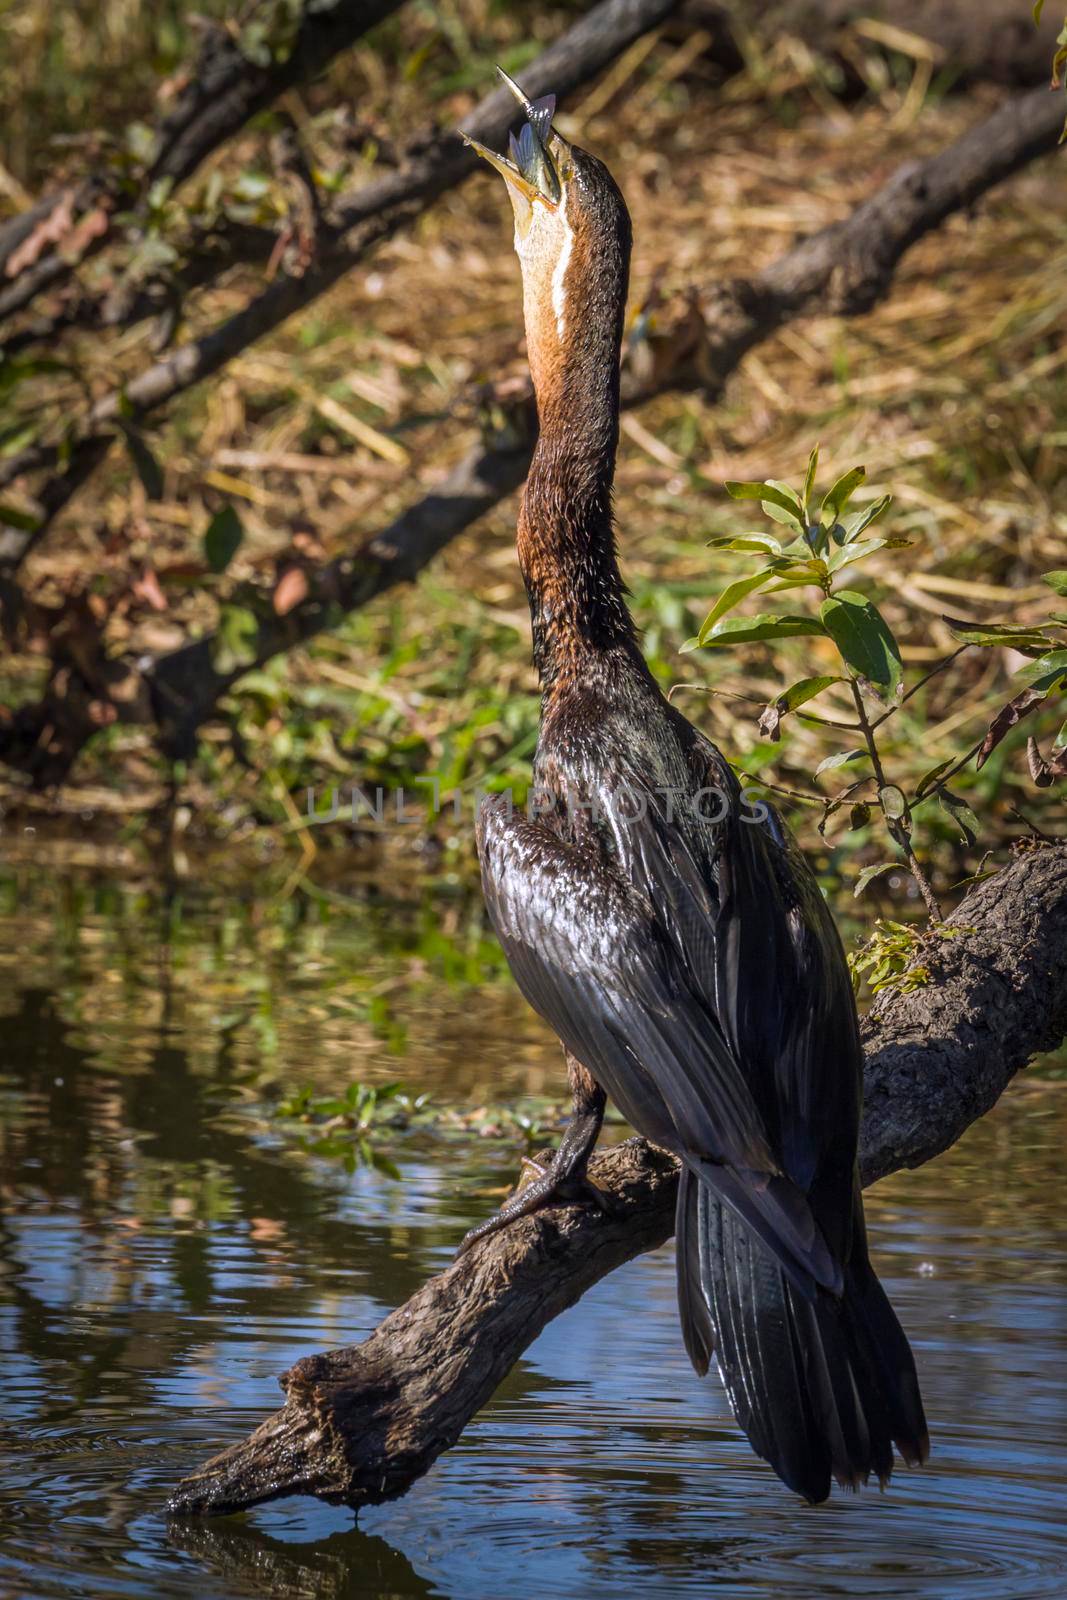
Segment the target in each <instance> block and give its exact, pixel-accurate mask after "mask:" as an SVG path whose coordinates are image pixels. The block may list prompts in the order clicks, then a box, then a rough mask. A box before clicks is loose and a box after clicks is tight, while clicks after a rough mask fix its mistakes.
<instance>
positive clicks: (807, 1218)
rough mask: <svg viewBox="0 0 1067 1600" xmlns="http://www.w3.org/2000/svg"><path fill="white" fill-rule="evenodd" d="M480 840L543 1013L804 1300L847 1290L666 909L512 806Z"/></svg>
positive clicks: (507, 946) (499, 805) (500, 909)
mask: <svg viewBox="0 0 1067 1600" xmlns="http://www.w3.org/2000/svg"><path fill="white" fill-rule="evenodd" d="M478 843H479V853H480V857H481V862H482V877H483V883H484V886H485V894H486V901H487V904H488V907H489V913H490V916H491V918H492V921H493V924H494V927H495V928H496V931H497V934H498V936H499V937H500V940H501V943H502V945H503V947H504V951H505V953H506V955H507V958H508V961H509V964H510V966H511V969H512V971H513V973H514V975H515V978H516V981H517V983H518V985H519V988H520V989H521V990H522V992H523V994H524V995H525V996H526V998H527V1000H528V1001H529V1002H530V1004H531V1005H532V1006H533V1007H534V1009H535V1010H536V1011H538V1012H539V1013H540V1014H541V1016H543V1017H544V1018H545V1019H546V1021H548V1022H549V1023H550V1024H551V1026H552V1027H553V1028H554V1029H555V1031H556V1033H558V1035H559V1036H560V1038H561V1039H562V1041H563V1043H564V1044H565V1045H566V1047H567V1048H568V1049H569V1050H571V1051H572V1052H573V1053H574V1055H576V1056H577V1057H578V1059H579V1060H580V1061H581V1062H583V1063H584V1065H585V1066H586V1067H587V1068H588V1069H589V1071H590V1072H592V1073H593V1075H594V1077H595V1078H596V1079H597V1081H598V1082H599V1083H600V1084H602V1085H603V1087H604V1088H605V1089H606V1090H607V1092H608V1094H609V1095H610V1096H611V1098H612V1100H613V1101H614V1102H615V1104H616V1105H617V1106H618V1107H619V1109H620V1111H622V1113H623V1115H624V1116H625V1117H626V1118H627V1120H628V1121H629V1122H630V1123H631V1124H632V1126H633V1127H635V1128H636V1129H637V1130H638V1132H640V1133H643V1134H644V1135H645V1136H646V1137H647V1138H649V1139H652V1140H653V1141H654V1142H655V1143H656V1144H660V1145H663V1146H665V1147H666V1148H668V1149H671V1150H674V1151H675V1152H676V1153H677V1154H678V1155H679V1156H681V1157H682V1159H683V1160H684V1161H685V1162H686V1164H687V1165H688V1166H689V1167H691V1168H692V1170H694V1171H696V1172H699V1173H700V1175H701V1176H702V1177H703V1178H705V1179H706V1181H708V1182H709V1183H710V1184H711V1185H712V1186H713V1188H714V1189H715V1190H716V1191H717V1192H718V1193H719V1195H720V1196H721V1197H722V1199H723V1200H725V1201H726V1203H727V1204H729V1205H731V1206H732V1207H733V1208H734V1209H735V1210H736V1211H737V1213H738V1214H739V1215H740V1216H741V1217H742V1218H743V1219H744V1220H745V1221H746V1222H747V1223H748V1224H749V1225H750V1226H751V1227H752V1228H753V1229H754V1231H755V1232H756V1233H757V1234H758V1235H759V1236H760V1237H761V1238H763V1239H764V1240H765V1241H766V1242H767V1243H768V1245H769V1246H770V1248H771V1249H772V1250H773V1252H774V1253H775V1255H776V1256H777V1257H778V1259H779V1260H780V1261H781V1263H782V1265H783V1267H785V1268H786V1270H787V1271H788V1272H789V1273H790V1275H791V1277H792V1278H793V1280H794V1281H795V1282H796V1283H797V1284H798V1285H799V1286H800V1287H801V1288H802V1289H803V1290H804V1291H805V1292H809V1293H810V1292H813V1284H814V1283H821V1284H824V1285H825V1286H826V1287H829V1288H834V1289H836V1288H837V1287H839V1285H840V1271H839V1268H838V1265H837V1263H836V1262H835V1261H834V1259H833V1256H832V1254H831V1252H830V1251H829V1250H828V1248H827V1246H826V1243H825V1241H824V1240H823V1238H822V1236H821V1234H820V1232H819V1229H818V1227H817V1226H816V1224H815V1222H814V1219H813V1217H812V1214H811V1211H810V1209H809V1207H808V1204H807V1201H806V1199H805V1197H804V1195H803V1193H802V1192H801V1190H800V1189H799V1188H798V1187H797V1186H796V1185H795V1184H794V1183H793V1182H792V1180H791V1179H790V1178H789V1177H788V1176H787V1175H786V1174H785V1173H784V1172H783V1170H782V1167H781V1163H780V1161H779V1159H778V1157H777V1154H776V1152H775V1150H774V1147H773V1142H772V1140H771V1138H770V1137H769V1135H768V1130H767V1127H766V1122H765V1118H764V1116H763V1114H762V1113H761V1110H760V1107H759V1105H758V1104H757V1101H756V1099H755V1097H754V1096H753V1093H752V1090H751V1087H750V1085H749V1083H748V1081H747V1079H746V1075H745V1073H744V1072H742V1070H741V1068H740V1066H739V1064H738V1060H737V1057H736V1056H735V1054H734V1052H733V1050H732V1048H731V1047H730V1045H729V1043H728V1042H727V1040H726V1038H725V1036H724V1034H723V1031H722V1029H721V1028H720V1026H719V1023H718V1021H717V1019H716V1016H715V1011H714V1006H713V1004H712V1003H710V1002H709V999H708V997H707V996H706V995H705V994H703V993H702V992H701V990H700V988H699V987H698V986H697V984H696V983H695V982H694V980H693V975H692V972H691V971H690V969H689V967H688V965H687V963H686V961H685V959H683V957H682V956H681V955H680V954H679V952H678V949H677V948H676V945H675V942H674V940H673V939H672V937H671V934H670V932H669V931H667V930H665V929H664V927H663V926H662V925H661V912H662V909H663V907H662V905H661V906H657V907H654V906H653V904H652V902H651V901H650V899H649V898H648V897H647V896H646V895H645V894H643V893H642V892H641V891H640V890H639V889H637V888H635V887H634V885H633V884H632V883H629V882H627V881H625V880H624V879H623V878H621V877H619V876H616V875H615V874H613V873H612V872H611V871H610V870H609V868H608V867H607V866H606V865H605V863H604V861H603V859H602V858H601V856H600V854H599V852H597V851H596V850H595V849H593V848H590V849H588V850H585V849H582V848H581V847H580V846H578V845H573V844H570V843H568V842H566V841H564V840H562V839H560V838H559V837H558V836H557V835H556V834H555V833H553V832H552V831H551V829H550V828H548V827H547V826H545V825H544V824H543V823H540V822H537V821H532V820H529V819H527V818H525V817H523V816H520V815H512V814H511V813H510V809H509V807H508V806H507V805H506V803H505V802H504V801H503V800H501V799H496V798H489V799H487V800H486V801H484V802H483V804H482V807H481V810H480V813H479V820H478ZM692 887H693V892H694V893H696V892H697V888H698V884H697V882H696V881H694V884H693V886H692ZM694 914H695V913H694Z"/></svg>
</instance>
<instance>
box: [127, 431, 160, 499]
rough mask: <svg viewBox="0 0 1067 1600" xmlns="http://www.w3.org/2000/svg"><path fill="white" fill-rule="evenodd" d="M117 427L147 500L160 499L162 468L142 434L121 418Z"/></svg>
mask: <svg viewBox="0 0 1067 1600" xmlns="http://www.w3.org/2000/svg"><path fill="white" fill-rule="evenodd" d="M119 427H120V428H121V429H122V434H123V437H124V438H125V440H126V448H127V450H128V451H129V453H130V460H131V461H132V462H133V466H134V471H135V472H136V473H137V476H138V477H139V478H140V480H141V482H142V484H143V485H144V492H145V494H146V495H147V496H148V498H149V500H162V498H163V469H162V467H161V466H160V464H159V462H158V461H157V460H156V458H155V456H154V455H153V454H152V452H151V450H150V449H149V448H148V445H147V444H146V443H145V439H144V435H143V434H142V433H140V432H139V431H138V430H137V429H136V428H134V427H132V426H131V425H130V423H128V422H125V421H124V420H123V419H122V418H119Z"/></svg>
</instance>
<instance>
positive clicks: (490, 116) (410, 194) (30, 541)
mask: <svg viewBox="0 0 1067 1600" xmlns="http://www.w3.org/2000/svg"><path fill="white" fill-rule="evenodd" d="M677 4H678V0H601V4H600V5H598V6H596V7H594V9H593V10H592V11H590V12H589V13H587V15H585V16H584V17H581V18H580V19H579V21H578V22H576V23H575V24H574V26H573V27H571V28H569V29H568V30H567V32H566V33H565V34H563V35H562V37H561V38H559V39H557V40H556V42H555V43H554V44H552V45H550V46H549V48H548V49H547V50H546V51H544V52H543V54H542V55H540V56H539V57H538V59H537V60H536V61H535V62H533V63H532V64H531V65H530V66H529V67H527V68H526V69H525V70H524V73H523V82H524V84H525V86H526V89H527V91H528V93H529V94H531V95H532V96H535V97H536V96H538V95H541V94H544V93H546V92H548V91H549V90H552V91H554V92H555V93H557V94H559V95H565V94H568V93H570V92H571V91H572V90H573V89H575V88H576V87H577V86H578V85H580V84H582V83H585V82H586V81H587V80H588V79H589V78H591V77H592V76H593V75H594V74H595V73H596V72H598V71H599V70H600V69H601V68H602V67H604V66H605V65H607V63H608V62H610V61H612V60H614V58H615V57H616V56H617V55H619V54H620V53H621V52H622V51H623V50H624V49H625V48H626V46H627V45H628V44H630V43H632V41H633V40H634V39H636V38H638V37H639V36H640V35H641V34H644V33H647V32H648V31H649V30H650V29H651V28H654V27H656V26H657V25H658V24H659V23H660V22H662V21H663V19H664V18H665V17H666V16H667V15H669V13H670V12H671V11H672V10H674V8H675V6H676V5H677ZM514 114H515V102H514V100H513V99H512V97H511V95H510V93H509V92H508V90H507V89H504V88H500V89H496V90H494V91H493V93H492V94H490V95H487V96H486V97H485V99H483V100H482V101H481V102H480V103H479V105H478V106H477V107H475V109H474V111H473V112H472V113H471V114H470V116H469V117H465V118H464V122H463V126H464V128H465V130H466V131H467V132H469V133H471V134H473V135H474V136H475V137H477V138H478V139H479V140H481V141H482V142H483V143H486V144H493V143H496V142H497V141H499V140H500V139H502V138H503V135H504V133H505V131H506V130H507V128H508V125H509V124H510V123H511V122H513V121H514ZM477 162H478V158H477V157H476V156H475V155H474V153H473V151H471V150H469V149H468V148H467V147H466V145H464V143H463V141H462V139H461V138H460V135H459V132H458V130H456V131H453V132H452V133H449V134H447V135H444V136H443V137H442V138H440V139H439V140H437V141H436V142H435V143H434V144H433V145H432V146H431V147H430V148H429V150H427V151H425V152H424V153H422V154H420V155H418V156H415V157H413V158H412V159H410V160H409V161H407V162H406V163H405V164H404V165H403V166H402V167H401V168H400V169H399V170H398V171H396V172H392V173H389V174H387V175H386V176H384V177H381V178H378V179H375V180H374V181H373V182H371V183H368V184H367V185H365V186H364V187H363V188H362V189H360V190H358V191H357V192H356V193H355V194H354V195H351V196H348V197H347V198H345V199H342V200H341V201H340V202H339V203H338V205H337V206H336V208H335V209H334V211H333V213H332V215H331V217H330V219H329V225H328V226H327V227H326V228H325V229H323V232H322V237H321V240H320V242H319V251H318V258H317V261H316V264H315V266H314V267H312V268H311V270H309V271H308V272H306V273H305V274H304V276H303V277H299V278H289V277H283V278H279V279H277V280H276V281H275V282H274V283H272V284H270V285H269V286H268V287H267V288H266V289H264V290H263V291H262V293H261V294H259V295H257V296H256V298H255V299H253V300H252V301H250V302H249V303H248V304H247V305H245V306H243V307H242V308H241V310H240V311H238V312H236V313H235V314H234V315H233V316H232V317H230V318H228V319H227V320H226V321H225V322H223V323H220V324H219V325H218V326H217V327H215V328H213V329H211V331H210V332H208V333H206V334H203V335H201V337H200V338H198V339H195V340H193V341H191V342H190V343H189V344H186V345H183V346H181V347H180V348H179V349H177V350H175V351H173V352H172V353H171V354H169V355H168V356H166V357H165V358H163V359H162V360H160V361H157V362H155V363H154V364H153V365H152V366H150V367H148V368H147V369H146V370H145V371H143V372H141V373H139V374H138V375H137V376H136V377H135V378H132V379H131V380H130V381H129V383H127V384H126V385H125V386H124V388H123V390H122V392H121V394H120V393H119V392H118V391H115V392H113V393H111V394H109V395H106V396H105V397H104V398H103V399H102V400H100V401H98V402H97V403H96V404H95V405H94V406H93V407H92V408H91V409H90V411H89V413H88V415H87V416H86V417H85V418H84V419H83V421H82V423H81V425H80V427H79V429H78V433H77V442H76V444H75V447H74V448H75V452H76V453H77V452H78V451H80V450H82V449H91V448H92V447H93V446H94V445H95V444H96V443H98V442H99V441H100V440H102V439H106V440H108V441H110V439H111V438H112V425H113V424H114V422H115V420H116V418H117V417H118V416H119V414H120V411H121V412H122V414H123V415H124V416H126V417H134V418H140V417H144V416H146V415H147V414H148V413H149V412H152V411H155V410H157V409H158V408H159V407H160V406H161V405H163V404H164V403H166V402H167V401H169V400H172V399H173V398H174V397H175V396H176V395H178V394H182V393H183V392H184V391H185V390H186V389H190V388H192V387H193V386H194V385H195V384H197V383H200V382H202V380H203V379H204V378H207V377H210V376H211V375H212V374H213V373H215V372H217V371H218V370H219V368H220V367H222V366H225V364H226V363H227V362H228V361H230V360H232V358H233V357H234V356H235V355H236V354H237V353H238V352H239V351H241V350H244V349H246V348H247V347H248V346H249V345H250V344H254V343H255V341H256V340H257V339H260V338H262V336H263V335H264V334H265V333H268V332H270V331H271V330H272V329H274V328H276V327H278V326H279V325H280V324H281V323H283V322H284V321H286V319H287V318H288V317H290V316H292V314H293V313H294V312H295V311H298V310H300V309H302V307H304V306H306V305H308V304H310V303H311V301H313V300H314V299H316V298H317V297H318V296H319V295H320V294H322V293H323V291H324V290H326V289H328V288H329V287H330V286H331V285H332V284H334V283H336V281H337V279H338V278H339V277H341V276H342V275H343V274H344V273H345V272H347V271H349V270H350V269H351V268H352V267H353V266H355V265H356V264H357V263H358V262H359V261H361V260H362V259H363V257H364V256H365V255H366V254H367V253H368V251H369V250H371V249H372V248H373V247H374V246H375V245H377V244H380V243H381V241H382V240H383V239H386V238H388V237H389V236H390V235H391V234H392V233H393V232H395V230H396V229H397V228H398V227H400V226H401V225H402V224H403V223H405V222H409V221H411V220H412V219H413V218H414V217H415V216H416V215H418V213H419V212H420V211H421V210H422V209H423V208H424V206H425V204H426V203H427V201H429V200H431V199H432V200H436V199H437V198H439V197H440V196H441V195H442V194H444V193H445V192H446V191H447V190H449V189H452V188H454V187H455V186H456V185H457V184H458V183H460V182H461V181H462V180H463V179H464V178H466V177H468V176H469V175H470V173H471V172H473V171H474V170H475V168H476V166H477ZM61 455H62V452H61V451H60V449H59V448H58V447H57V446H54V445H33V446H30V447H29V448H27V449H26V450H24V451H22V452H20V453H19V454H18V455H16V456H13V457H11V459H10V460H9V461H7V462H5V463H4V464H3V465H2V466H0V488H3V487H4V486H5V485H7V484H9V483H11V482H13V481H14V480H15V479H16V478H18V477H22V476H24V475H25V474H27V473H32V472H38V471H49V470H51V469H53V468H55V467H56V466H57V464H58V463H59V461H60V459H61ZM72 466H74V467H76V466H77V463H76V462H73V463H72ZM84 477H85V474H84V472H83V473H82V474H81V476H80V477H79V476H78V473H77V471H73V472H71V471H69V470H64V471H61V472H59V473H57V474H56V476H55V477H54V478H52V479H51V480H50V481H49V482H48V483H47V484H46V485H45V488H44V490H43V492H42V493H41V495H40V496H39V497H38V498H39V500H40V503H41V511H40V515H39V519H38V522H37V525H36V527H35V528H34V530H33V531H32V532H30V533H25V532H20V531H19V530H15V529H6V530H0V534H2V537H0V573H2V572H3V571H5V570H6V572H7V573H8V574H9V575H10V574H12V573H13V572H14V571H15V570H17V568H18V566H19V565H20V564H21V562H22V561H23V560H24V559H25V557H26V555H28V553H29V552H30V550H31V549H33V548H34V547H35V546H36V545H37V543H38V542H39V541H40V540H41V539H42V538H43V537H44V534H45V533H46V532H47V530H48V527H49V526H50V524H51V521H52V519H53V518H54V517H55V515H56V513H57V512H58V511H59V510H60V509H61V508H62V507H63V506H65V505H66V504H67V502H68V501H69V499H70V498H71V495H72V494H73V493H74V492H75V491H76V489H77V488H78V487H80V484H81V482H83V481H84Z"/></svg>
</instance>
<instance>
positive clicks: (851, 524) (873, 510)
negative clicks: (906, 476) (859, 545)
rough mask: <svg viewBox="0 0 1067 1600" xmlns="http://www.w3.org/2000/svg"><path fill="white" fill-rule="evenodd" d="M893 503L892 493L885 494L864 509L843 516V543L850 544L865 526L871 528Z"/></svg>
mask: <svg viewBox="0 0 1067 1600" xmlns="http://www.w3.org/2000/svg"><path fill="white" fill-rule="evenodd" d="M892 504H893V496H892V495H891V494H883V495H881V496H880V497H879V499H877V500H872V501H871V503H870V505H869V506H865V507H864V508H863V510H862V511H853V512H851V513H850V515H849V516H847V517H842V518H841V529H842V532H843V534H844V538H843V540H842V543H844V544H850V543H851V542H852V540H853V539H858V538H859V536H860V534H861V533H862V532H863V530H864V528H869V527H870V525H871V523H872V522H877V520H878V518H879V517H880V516H882V514H883V513H884V512H886V511H888V510H889V507H890V506H891V505H892Z"/></svg>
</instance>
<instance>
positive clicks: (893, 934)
mask: <svg viewBox="0 0 1067 1600" xmlns="http://www.w3.org/2000/svg"><path fill="white" fill-rule="evenodd" d="M868 870H870V871H871V872H872V873H873V872H875V871H879V870H882V871H884V870H886V869H885V868H881V869H879V868H870V869H868ZM972 931H973V930H972V929H970V928H961V927H944V926H935V927H932V928H927V929H925V930H923V929H921V928H916V927H914V926H909V925H908V924H906V923H903V922H892V921H890V919H889V918H888V917H878V918H876V919H875V924H874V932H873V933H872V934H871V936H870V938H869V939H867V940H866V942H865V943H864V944H862V945H861V946H860V948H859V949H858V950H850V951H849V953H848V970H849V972H850V973H851V974H852V985H853V988H854V989H855V990H856V992H857V994H858V993H859V991H860V989H861V988H862V987H863V985H864V984H866V987H867V989H868V990H869V992H870V993H871V994H872V995H873V994H879V993H880V992H881V991H882V990H883V989H893V990H895V992H896V993H897V994H910V993H911V992H912V991H913V990H915V989H922V988H924V987H925V986H926V984H928V983H929V982H930V968H929V967H928V966H927V965H926V964H925V963H923V962H920V961H919V960H918V957H919V955H920V954H921V953H922V952H924V951H932V950H933V949H934V948H935V947H936V943H937V940H939V939H958V938H960V937H961V936H962V935H966V934H968V933H970V932H972Z"/></svg>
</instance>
